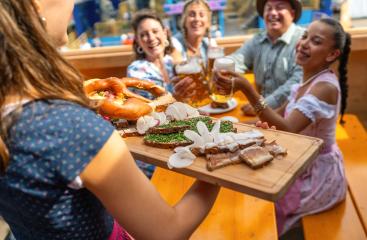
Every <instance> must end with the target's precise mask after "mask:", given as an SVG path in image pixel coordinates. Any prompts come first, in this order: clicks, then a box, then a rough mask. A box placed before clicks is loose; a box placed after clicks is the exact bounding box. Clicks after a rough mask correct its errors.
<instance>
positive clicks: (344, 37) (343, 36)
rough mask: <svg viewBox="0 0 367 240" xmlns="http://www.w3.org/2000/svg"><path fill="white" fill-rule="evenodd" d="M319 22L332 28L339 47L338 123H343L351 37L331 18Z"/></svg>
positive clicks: (337, 47) (336, 46) (336, 44)
mask: <svg viewBox="0 0 367 240" xmlns="http://www.w3.org/2000/svg"><path fill="white" fill-rule="evenodd" d="M320 22H322V23H325V24H327V25H329V26H331V27H332V28H333V29H334V42H335V48H336V49H339V50H340V52H341V54H340V56H339V67H338V73H339V86H340V90H341V105H340V115H341V117H340V123H341V124H344V123H345V122H344V120H343V116H344V113H345V109H346V107H347V98H348V83H347V80H348V76H347V73H348V70H347V65H348V58H349V53H350V45H351V37H350V34H349V33H347V32H345V31H344V29H343V27H342V25H341V24H340V23H339V22H338V21H337V20H335V19H333V18H323V19H320Z"/></svg>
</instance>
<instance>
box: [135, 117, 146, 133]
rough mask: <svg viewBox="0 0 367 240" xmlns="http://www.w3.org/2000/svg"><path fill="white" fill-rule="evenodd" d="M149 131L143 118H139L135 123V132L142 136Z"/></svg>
mask: <svg viewBox="0 0 367 240" xmlns="http://www.w3.org/2000/svg"><path fill="white" fill-rule="evenodd" d="M148 129H149V126H148V123H147V122H146V120H145V118H144V117H140V118H139V119H138V121H137V122H136V130H138V133H139V134H144V133H145V132H146V131H147V130H148Z"/></svg>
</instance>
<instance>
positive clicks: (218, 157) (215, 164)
mask: <svg viewBox="0 0 367 240" xmlns="http://www.w3.org/2000/svg"><path fill="white" fill-rule="evenodd" d="M239 154H240V152H239V151H237V152H233V153H232V152H227V153H219V154H207V155H206V159H207V164H206V167H207V169H208V170H209V171H213V170H215V169H218V168H222V167H225V166H228V165H231V164H237V163H241V159H240V158H239Z"/></svg>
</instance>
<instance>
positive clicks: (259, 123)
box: [255, 121, 277, 129]
mask: <svg viewBox="0 0 367 240" xmlns="http://www.w3.org/2000/svg"><path fill="white" fill-rule="evenodd" d="M255 126H256V127H259V128H262V129H269V128H271V129H277V128H276V127H275V126H271V127H269V124H268V123H267V122H262V121H257V122H256V123H255Z"/></svg>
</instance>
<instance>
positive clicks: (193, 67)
mask: <svg viewBox="0 0 367 240" xmlns="http://www.w3.org/2000/svg"><path fill="white" fill-rule="evenodd" d="M175 70H176V73H177V74H194V73H199V72H201V66H200V65H199V63H197V62H195V61H190V62H188V63H185V64H178V65H176V67H175Z"/></svg>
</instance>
